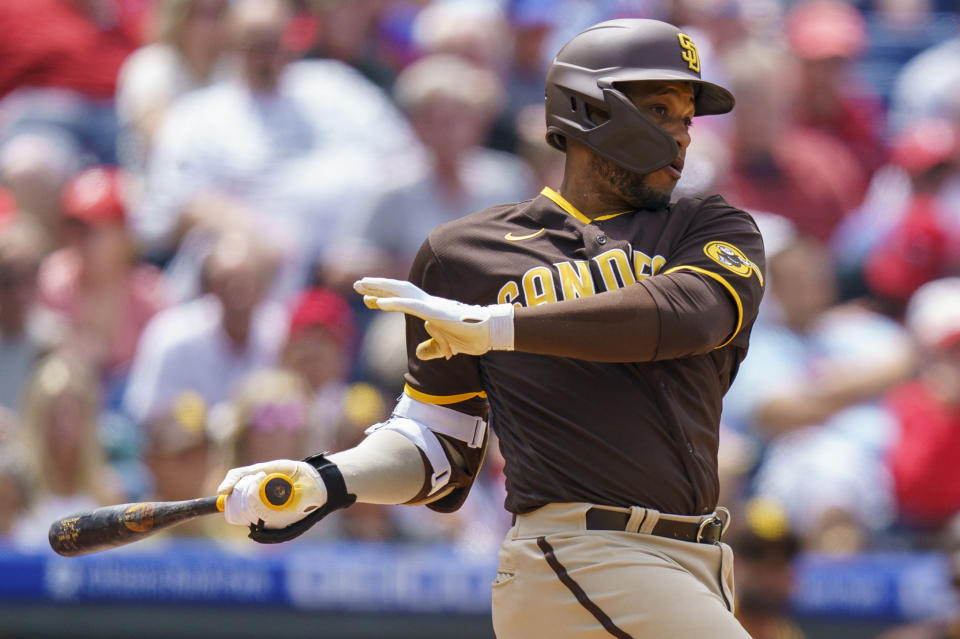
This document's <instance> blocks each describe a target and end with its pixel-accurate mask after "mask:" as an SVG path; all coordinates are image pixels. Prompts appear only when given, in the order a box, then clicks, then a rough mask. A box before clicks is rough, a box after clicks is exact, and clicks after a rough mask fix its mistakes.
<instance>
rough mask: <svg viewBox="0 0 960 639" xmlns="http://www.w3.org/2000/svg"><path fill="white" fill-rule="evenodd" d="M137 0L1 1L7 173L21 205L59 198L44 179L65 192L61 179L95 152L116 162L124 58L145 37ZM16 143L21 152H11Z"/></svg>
mask: <svg viewBox="0 0 960 639" xmlns="http://www.w3.org/2000/svg"><path fill="white" fill-rule="evenodd" d="M136 4H139V5H141V6H142V5H143V3H142V2H133V1H132V0H114V1H112V2H105V1H103V0H33V1H31V2H3V3H0V33H3V34H4V37H3V38H2V41H0V58H2V59H3V61H4V64H3V68H2V69H0V124H2V126H0V174H2V175H3V176H4V180H5V181H6V183H7V185H8V186H9V187H10V188H11V189H12V190H13V191H14V193H15V194H16V196H17V200H18V203H19V204H20V206H21V208H25V209H27V210H31V211H33V210H35V209H43V208H44V207H45V206H49V205H51V204H55V199H53V198H49V197H46V198H45V197H44V190H43V189H44V186H45V185H50V184H52V186H53V187H54V190H53V192H54V193H55V194H56V193H59V187H60V186H62V181H60V182H58V180H62V178H63V177H65V176H67V175H70V174H71V173H72V172H74V171H75V170H76V169H77V168H79V166H80V165H81V164H83V163H86V162H89V161H90V158H92V160H93V161H94V162H103V163H113V162H115V161H116V132H117V123H116V117H115V114H114V108H113V95H114V90H115V86H116V77H117V72H118V70H119V68H120V65H121V63H122V62H123V60H124V59H125V58H126V57H127V55H128V54H129V53H130V52H131V51H133V50H134V48H136V46H137V44H138V38H139V17H140V16H139V11H137V10H136V7H135V6H134V5H136ZM41 25H42V26H41ZM14 142H16V147H15V148H16V149H17V150H18V152H17V153H12V152H7V151H6V148H5V147H7V146H8V145H10V144H13V143H14ZM11 164H14V165H15V166H13V167H11ZM13 169H16V170H13ZM35 212H36V213H38V214H41V215H46V214H48V213H49V211H45V210H36V211H35Z"/></svg>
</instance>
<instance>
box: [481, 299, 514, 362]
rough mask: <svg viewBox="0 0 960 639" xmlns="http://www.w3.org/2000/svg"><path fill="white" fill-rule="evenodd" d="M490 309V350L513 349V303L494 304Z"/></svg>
mask: <svg viewBox="0 0 960 639" xmlns="http://www.w3.org/2000/svg"><path fill="white" fill-rule="evenodd" d="M487 308H488V309H489V311H490V350H492V351H512V350H513V309H514V306H513V304H494V305H492V306H488V307H487Z"/></svg>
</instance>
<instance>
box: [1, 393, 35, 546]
mask: <svg viewBox="0 0 960 639" xmlns="http://www.w3.org/2000/svg"><path fill="white" fill-rule="evenodd" d="M20 437H21V434H20V424H19V423H18V421H17V415H16V413H14V412H13V411H10V410H7V409H5V408H2V407H0V547H2V546H3V544H4V543H5V542H6V541H8V540H9V538H10V535H11V533H12V531H13V527H14V524H15V523H16V521H17V520H18V519H20V517H22V516H23V515H24V514H25V513H26V512H27V510H29V506H30V498H31V494H32V490H31V488H32V486H33V477H32V475H31V468H30V462H29V460H28V456H27V455H26V453H25V452H24V451H23V449H22V446H21V445H20V443H19V441H18V439H19V438H20Z"/></svg>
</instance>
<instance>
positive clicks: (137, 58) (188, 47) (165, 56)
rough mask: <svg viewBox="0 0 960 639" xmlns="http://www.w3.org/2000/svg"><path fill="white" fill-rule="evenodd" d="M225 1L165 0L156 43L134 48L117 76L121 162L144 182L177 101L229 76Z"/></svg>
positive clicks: (157, 15)
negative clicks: (159, 128)
mask: <svg viewBox="0 0 960 639" xmlns="http://www.w3.org/2000/svg"><path fill="white" fill-rule="evenodd" d="M226 16H227V2H226V0H164V2H159V3H157V4H156V6H155V7H154V15H153V18H154V20H155V22H156V24H155V29H156V32H157V41H156V42H153V43H151V44H148V45H146V46H144V47H141V48H140V49H137V50H136V51H134V52H133V53H132V54H131V55H130V57H128V58H127V59H126V60H125V61H124V63H123V66H122V67H121V68H120V74H119V76H118V77H117V97H116V105H117V119H118V121H119V124H120V133H119V139H118V147H119V148H118V155H119V157H120V163H121V164H122V165H123V167H124V168H125V169H126V170H127V172H128V173H129V174H130V175H131V177H132V178H134V179H136V182H137V184H138V186H139V182H140V179H141V178H142V177H143V176H142V173H143V170H144V166H145V164H146V158H147V155H148V154H149V151H150V146H151V143H152V140H153V137H154V135H155V133H156V130H157V126H158V125H159V123H160V122H161V121H162V120H163V116H164V114H165V113H166V110H167V109H168V108H169V106H170V105H171V104H172V103H173V101H174V100H175V99H176V98H177V97H179V96H181V95H183V94H184V93H186V92H187V91H191V90H194V89H198V88H200V87H204V86H208V85H210V84H212V83H214V82H216V81H222V80H224V79H226V78H227V76H228V71H227V65H226V64H225V59H224V57H225V56H224V48H225V45H226V37H225V36H226V22H227V21H226Z"/></svg>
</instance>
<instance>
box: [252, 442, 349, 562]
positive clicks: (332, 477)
mask: <svg viewBox="0 0 960 639" xmlns="http://www.w3.org/2000/svg"><path fill="white" fill-rule="evenodd" d="M303 461H305V462H306V463H308V464H310V465H311V466H313V467H314V468H316V469H317V472H319V473H320V479H321V480H322V481H323V484H324V486H326V488H327V503H325V504H324V505H323V506H321V507H320V508H317V509H316V510H314V511H313V512H312V513H310V514H309V515H307V516H306V517H304V518H303V519H301V520H300V521H298V522H295V523H293V524H290V525H289V526H287V527H286V528H266V527H264V523H263V520H262V519H261V520H259V521H258V522H257V523H256V524H251V525H250V534H249V535H248V536H249V537H250V539H252V540H254V541H255V542H257V543H261V544H279V543H281V542H284V541H290V540H291V539H295V538H296V537H299V536H300V535H302V534H303V533H305V532H307V530H309V529H310V528H311V527H312V526H313V525H314V524H315V523H317V522H318V521H320V520H321V519H323V518H324V517H326V516H327V515H329V514H330V513H332V512H333V511H335V510H340V509H341V508H346V507H348V506H351V505H352V504H353V503H354V502H355V501H357V496H356V495H354V494H353V493H348V492H347V484H346V482H344V481H343V475H342V474H341V473H340V469H339V468H337V465H336V464H334V463H333V462H332V461H330V460H329V459H327V458H326V456H325V453H318V454H316V455H311V456H310V457H307V458H306V459H304V460H303Z"/></svg>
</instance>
